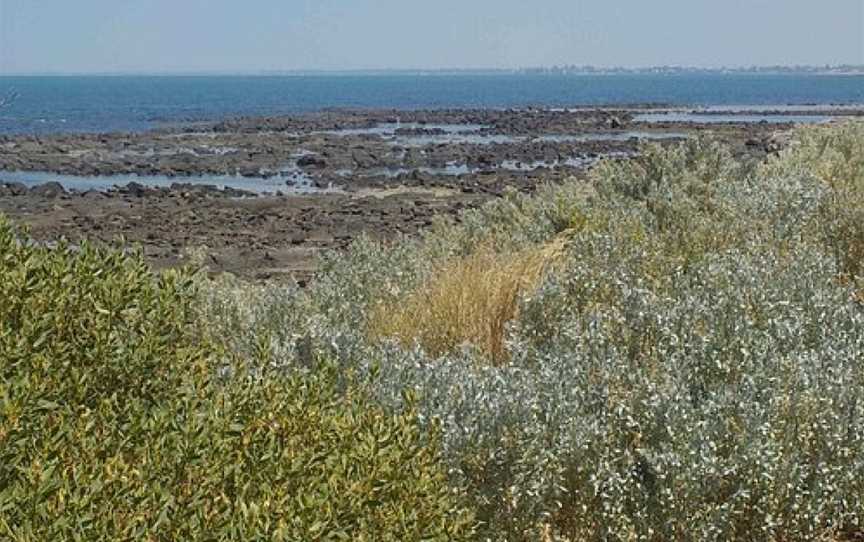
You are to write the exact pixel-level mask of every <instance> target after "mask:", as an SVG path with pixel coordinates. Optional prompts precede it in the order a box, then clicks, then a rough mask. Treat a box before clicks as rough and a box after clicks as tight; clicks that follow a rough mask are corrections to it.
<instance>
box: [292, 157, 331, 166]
mask: <svg viewBox="0 0 864 542" xmlns="http://www.w3.org/2000/svg"><path fill="white" fill-rule="evenodd" d="M297 165H298V166H300V167H311V168H325V167H327V161H326V160H324V159H323V158H321V157H320V156H315V155H314V154H307V155H305V156H301V157H300V158H298V159H297Z"/></svg>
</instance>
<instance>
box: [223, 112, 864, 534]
mask: <svg viewBox="0 0 864 542" xmlns="http://www.w3.org/2000/svg"><path fill="white" fill-rule="evenodd" d="M794 140H795V141H794V143H793V145H792V147H791V148H790V149H789V150H788V151H786V152H784V153H782V154H781V155H780V156H779V157H776V158H772V159H769V160H768V161H767V162H766V163H764V164H762V165H761V166H759V167H757V168H752V167H749V166H746V165H742V164H739V163H738V162H737V161H736V159H735V157H734V156H732V154H731V153H730V152H729V151H727V150H726V149H725V148H724V147H722V146H721V145H718V144H716V143H713V142H710V141H703V140H696V141H690V142H686V143H684V144H682V145H680V146H674V147H662V148H661V147H658V146H648V147H646V148H644V149H643V152H642V153H641V155H640V156H639V157H637V158H635V159H632V160H619V161H607V162H605V163H603V164H601V165H600V166H599V167H598V168H596V169H595V170H594V172H593V173H592V175H591V180H590V182H589V183H587V184H586V183H583V182H579V181H573V182H569V183H566V184H564V185H562V186H558V187H549V188H546V189H543V190H541V191H540V192H539V193H538V194H536V195H535V196H532V197H526V196H520V195H515V194H509V195H507V196H506V197H504V198H502V199H501V200H498V201H495V202H493V203H490V204H489V205H486V206H484V207H483V208H482V209H479V210H476V211H470V212H468V213H466V214H464V215H463V216H462V217H461V220H460V222H459V223H458V224H449V223H444V222H442V223H439V224H437V225H436V226H435V227H434V228H432V229H431V231H430V232H429V233H428V235H427V236H426V237H425V239H423V240H421V241H406V242H403V243H400V244H398V245H396V246H394V245H379V244H377V243H374V242H371V241H368V240H363V241H361V242H359V243H357V244H356V245H355V246H354V247H353V248H352V249H351V250H350V251H348V252H347V253H346V254H340V255H332V256H330V257H328V259H327V260H326V261H325V262H324V265H323V267H322V272H321V274H320V276H319V277H318V278H317V280H316V281H315V282H314V283H313V285H312V286H311V287H310V288H307V289H305V290H298V289H290V288H285V287H283V286H276V285H261V286H251V285H236V284H230V283H216V284H214V285H211V287H210V289H209V291H208V292H207V294H206V299H207V302H206V306H207V307H208V308H207V312H208V320H207V321H208V324H209V325H210V326H212V328H213V330H214V333H215V334H216V335H217V336H219V337H222V338H223V344H224V346H225V347H226V348H228V349H229V350H231V351H235V352H243V353H244V355H246V356H247V357H250V359H254V358H256V357H258V358H259V359H263V360H266V363H265V364H264V365H266V366H268V367H278V368H280V370H286V371H288V372H292V371H296V372H301V373H302V372H303V371H305V370H307V369H306V367H307V366H308V359H310V357H313V358H314V356H316V355H326V356H328V357H329V358H331V359H333V360H334V362H335V363H337V364H339V365H340V366H341V367H342V370H344V371H349V372H354V373H357V374H365V373H370V372H374V373H375V374H376V375H377V379H376V380H375V382H374V384H373V385H372V386H371V393H372V394H373V395H374V396H375V397H376V399H377V400H378V401H380V402H381V403H383V404H385V405H389V407H390V408H393V409H399V408H402V406H403V405H404V400H403V398H402V390H404V389H405V388H409V389H413V390H415V391H416V393H417V394H418V397H419V400H418V403H417V408H418V413H419V415H420V417H421V419H422V420H423V423H424V424H426V425H428V426H430V427H439V426H440V428H441V431H442V446H443V455H444V459H445V460H446V461H447V463H448V464H449V467H450V468H449V475H450V480H451V483H454V484H456V485H457V486H462V485H465V486H467V488H468V491H469V494H470V496H471V498H472V502H473V503H474V504H475V505H476V507H477V509H478V519H480V520H481V522H482V529H483V533H482V534H483V535H484V536H486V537H488V538H490V539H496V540H537V539H538V538H543V539H546V540H553V539H555V540H572V541H576V540H579V541H582V540H649V541H655V540H656V541H667V540H700V541H701V540H717V541H725V540H776V541H784V542H786V541H795V540H801V541H803V540H816V539H834V540H838V539H839V540H842V539H851V538H854V537H855V536H860V535H861V534H862V532H864V401H862V393H864V307H862V303H861V295H860V291H861V289H860V284H861V277H860V269H861V268H860V261H861V259H860V254H861V253H864V252H861V253H859V246H860V245H861V241H860V240H861V239H862V237H861V236H860V235H859V230H860V228H861V224H862V223H864V220H861V219H860V216H862V215H860V214H859V213H860V209H859V206H860V204H859V202H860V201H864V199H861V198H858V196H857V194H864V188H862V187H864V183H862V179H864V164H862V161H861V156H862V155H864V154H862V153H861V152H860V150H861V148H862V146H864V132H862V125H860V124H854V123H853V124H847V125H840V126H828V127H813V128H806V129H803V130H801V131H798V132H797V133H796V134H795V136H794ZM850 194H851V195H854V196H855V197H854V198H850V197H848V196H849V195H850ZM860 208H864V206H860ZM562 238H564V239H566V243H565V245H564V247H563V255H562V256H559V257H556V265H554V266H548V267H547V268H544V272H543V273H542V274H541V275H542V276H541V277H540V278H539V280H536V281H535V280H531V281H529V284H526V285H524V286H521V287H520V288H519V289H518V295H517V296H516V297H517V299H516V307H515V309H514V310H513V311H508V313H507V322H506V325H504V326H503V328H504V329H503V330H502V332H501V336H502V338H501V341H502V347H503V349H504V350H505V351H506V356H500V355H497V354H495V353H494V351H492V350H491V349H489V348H484V347H483V345H482V344H472V340H474V338H475V337H476V336H477V334H473V335H472V333H465V332H462V333H457V331H459V330H453V331H452V333H451V330H449V329H448V328H447V327H446V326H449V325H452V319H451V318H450V316H447V315H448V314H449V313H448V312H447V311H442V312H441V314H442V315H444V317H443V318H440V319H436V317H435V311H432V310H431V309H430V310H429V311H427V313H422V310H423V309H424V307H423V305H422V302H423V301H424V300H425V301H429V300H433V299H437V298H436V297H435V296H430V291H431V292H433V293H434V292H436V291H437V290H435V288H437V287H438V286H439V285H442V284H444V285H446V284H448V279H446V278H440V277H436V274H437V273H440V272H447V270H448V269H461V268H462V267H460V266H463V265H467V266H468V267H470V264H471V262H472V261H473V260H472V258H477V257H478V254H479V255H483V254H485V252H484V251H487V250H488V247H496V248H497V249H498V251H497V253H496V254H494V257H489V258H488V261H489V262H494V264H493V263H490V264H489V265H495V266H497V269H508V268H510V267H511V266H515V263H514V262H512V261H508V258H510V259H516V258H518V257H520V255H523V254H530V253H532V251H537V250H542V249H543V247H544V246H548V245H549V244H550V243H555V242H556V240H557V239H562ZM460 262H461V263H460ZM512 268H516V267H512ZM488 274H489V273H488V272H484V273H479V272H478V273H475V274H474V275H473V277H474V278H472V275H469V274H462V275H461V281H462V283H460V284H459V285H458V288H456V287H455V286H454V287H453V291H457V290H458V291H465V292H469V291H470V292H472V293H476V292H484V291H486V292H489V293H490V295H493V294H494V295H497V292H498V290H496V289H494V288H488V287H487V288H485V289H484V288H483V287H480V285H479V283H472V282H471V281H472V280H485V279H483V277H486V276H487V275H488ZM451 282H452V281H451ZM430 288H431V290H430ZM475 290H476V291H475ZM439 297H440V296H439ZM508 299H509V298H508ZM508 303H509V302H508ZM473 306H483V305H482V303H479V302H478V303H474V304H473ZM381 307H385V313H386V312H387V309H388V308H389V309H390V310H391V311H392V314H391V316H392V315H395V318H396V321H397V322H398V323H399V325H397V326H393V327H392V328H391V329H392V330H393V336H392V337H388V334H387V333H386V332H382V330H385V331H386V329H387V327H386V326H383V327H382V326H380V325H379V324H380V318H381V312H380V311H381ZM400 311H402V312H403V313H404V312H406V311H407V313H408V314H409V315H414V314H422V317H418V318H414V317H412V318H401V317H400V316H399V314H400ZM385 316H386V314H385ZM448 319H449V320H448ZM370 329H371V330H372V332H370ZM412 329H413V331H412ZM436 329H440V330H445V331H447V332H448V333H450V335H447V337H455V338H457V339H458V340H450V339H448V341H447V342H446V348H437V347H433V348H430V344H441V343H440V342H436V341H429V340H428V337H429V336H430V335H431V336H433V337H434V336H437V335H435V334H436V333H437V332H436ZM460 340H464V341H465V342H464V343H463V344H457V343H458V342H459V341H460ZM490 354H491V355H492V357H494V358H495V359H490ZM490 361H493V362H494V363H490Z"/></svg>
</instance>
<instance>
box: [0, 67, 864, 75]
mask: <svg viewBox="0 0 864 542" xmlns="http://www.w3.org/2000/svg"><path fill="white" fill-rule="evenodd" d="M498 75H501V76H519V75H524V76H538V75H545V76H553V77H554V76H580V75H584V76H628V75H629V76H634V75H648V76H671V77H674V76H682V75H708V76H710V75H718V76H720V75H739V76H743V75H753V76H766V75H793V76H794V75H797V76H802V75H810V76H817V75H821V76H862V75H864V65H862V66H836V67H828V68H826V67H815V66H814V67H810V66H794V67H781V66H772V67H761V68H760V67H753V68H678V67H669V66H659V67H651V68H594V67H590V66H589V67H575V66H571V67H568V66H563V67H531V68H517V69H482V68H478V69H432V70H423V69H416V70H376V69H369V70H284V71H282V70H261V71H250V72H233V71H232V72H219V71H174V72H119V71H118V72H101V73H100V72H16V73H0V78H11V77H336V76H345V77H357V76H370V77H382V76H405V77H436V76H474V77H477V76H498Z"/></svg>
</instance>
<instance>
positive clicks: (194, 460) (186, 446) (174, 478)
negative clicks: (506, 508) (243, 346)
mask: <svg viewBox="0 0 864 542" xmlns="http://www.w3.org/2000/svg"><path fill="white" fill-rule="evenodd" d="M26 239H27V238H26V232H18V231H15V230H14V229H13V228H12V227H11V226H10V225H9V224H8V223H7V222H5V221H4V220H3V219H2V217H0V539H3V540H15V541H42V540H88V541H89V540H347V539H351V540H355V539H356V540H393V541H397V540H399V541H401V540H452V539H464V538H467V537H469V536H470V534H471V532H472V529H473V519H472V515H471V513H470V512H469V511H467V509H466V508H465V507H464V506H463V501H462V500H461V498H460V494H459V492H458V491H456V490H454V489H451V485H450V484H449V483H448V479H447V477H446V471H445V470H444V468H443V466H442V464H441V461H440V457H439V448H438V446H437V442H438V436H437V432H436V429H435V428H434V427H431V428H429V429H431V431H423V430H421V428H420V426H419V425H418V423H417V413H416V411H415V409H414V408H413V407H412V402H411V401H410V398H409V400H408V401H406V403H405V408H400V409H398V410H397V411H385V410H384V409H382V408H381V407H380V406H376V405H375V404H374V403H373V402H372V401H371V400H370V397H369V392H368V389H367V388H368V386H370V385H371V384H370V382H371V381H370V380H365V379H364V380H363V381H359V380H355V379H351V378H350V375H346V374H344V373H340V372H337V371H335V370H334V369H333V368H332V367H329V366H328V365H327V364H326V363H323V362H321V363H319V362H317V360H315V363H314V364H313V365H312V366H310V368H309V370H308V371H306V372H304V373H303V374H299V373H295V374H287V375H286V374H284V373H277V372H274V371H267V370H262V369H259V368H250V367H249V365H248V364H245V363H244V360H242V359H240V358H238V357H236V356H234V355H231V353H226V352H222V351H220V350H219V349H218V348H217V347H215V346H214V345H213V344H212V343H211V342H210V341H209V340H207V338H206V333H205V330H204V329H203V328H202V326H201V325H200V321H199V320H198V316H199V315H198V312H197V309H196V299H197V295H198V294H197V289H196V280H195V277H193V276H192V275H191V274H190V273H188V272H185V271H176V272H167V273H162V274H158V275H157V274H154V273H152V272H151V271H149V270H148V269H147V267H146V266H145V264H144V263H143V258H142V257H141V256H140V255H137V254H133V255H124V254H122V253H120V252H118V251H114V250H106V249H100V248H94V247H92V246H88V245H86V244H85V245H83V246H80V247H74V248H73V247H69V246H62V245H61V246H59V247H56V248H54V249H48V248H40V247H36V246H33V245H31V244H28V243H27V242H26ZM258 359H259V360H260V359H261V358H258Z"/></svg>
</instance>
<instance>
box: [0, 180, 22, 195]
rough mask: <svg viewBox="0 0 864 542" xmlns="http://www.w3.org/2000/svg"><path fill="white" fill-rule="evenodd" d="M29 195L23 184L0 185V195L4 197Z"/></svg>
mask: <svg viewBox="0 0 864 542" xmlns="http://www.w3.org/2000/svg"><path fill="white" fill-rule="evenodd" d="M25 194H27V187H26V186H24V184H23V183H3V184H0V195H3V196H23V195H25Z"/></svg>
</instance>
